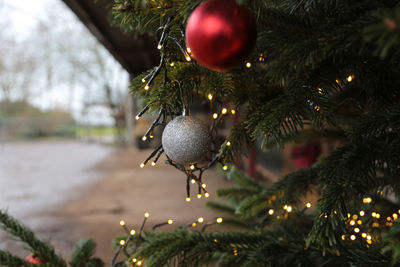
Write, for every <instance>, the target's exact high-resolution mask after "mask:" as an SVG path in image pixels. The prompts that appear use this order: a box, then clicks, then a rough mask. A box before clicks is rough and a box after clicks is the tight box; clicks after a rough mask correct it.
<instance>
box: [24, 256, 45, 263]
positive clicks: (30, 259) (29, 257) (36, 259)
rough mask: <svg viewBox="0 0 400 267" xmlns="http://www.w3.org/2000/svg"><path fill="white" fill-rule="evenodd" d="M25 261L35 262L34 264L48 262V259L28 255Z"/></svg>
mask: <svg viewBox="0 0 400 267" xmlns="http://www.w3.org/2000/svg"><path fill="white" fill-rule="evenodd" d="M25 261H26V262H28V263H33V264H46V263H47V261H44V260H41V259H39V258H36V257H34V256H33V255H29V256H28V257H26V258H25Z"/></svg>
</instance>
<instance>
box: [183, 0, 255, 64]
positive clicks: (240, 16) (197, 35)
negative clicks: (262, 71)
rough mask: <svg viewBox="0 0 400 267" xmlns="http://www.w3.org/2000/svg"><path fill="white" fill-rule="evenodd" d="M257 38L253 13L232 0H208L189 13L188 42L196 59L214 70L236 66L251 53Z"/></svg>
mask: <svg viewBox="0 0 400 267" xmlns="http://www.w3.org/2000/svg"><path fill="white" fill-rule="evenodd" d="M256 39H257V27H256V22H255V19H254V17H253V16H252V14H251V13H250V12H249V11H248V10H247V9H246V8H244V7H242V6H240V5H238V4H236V2H235V1H233V0H208V1H206V2H204V3H202V4H201V5H199V6H198V7H197V8H196V9H195V10H194V11H193V13H192V14H191V15H190V17H189V20H188V23H187V26H186V44H187V46H188V47H189V48H190V50H191V52H192V54H193V57H194V58H195V59H196V61H197V62H198V63H199V64H201V65H203V66H204V67H206V68H209V69H212V70H217V71H221V70H228V69H231V68H234V67H236V66H238V65H240V64H241V63H243V62H244V60H245V59H246V58H247V57H248V56H249V55H250V53H251V52H252V50H253V48H254V45H255V43H256Z"/></svg>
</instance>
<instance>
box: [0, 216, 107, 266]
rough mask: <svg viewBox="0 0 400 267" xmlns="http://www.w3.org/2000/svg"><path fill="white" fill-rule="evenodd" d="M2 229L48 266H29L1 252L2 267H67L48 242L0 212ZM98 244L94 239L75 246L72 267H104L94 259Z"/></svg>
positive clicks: (0, 263) (15, 257) (0, 262)
mask: <svg viewBox="0 0 400 267" xmlns="http://www.w3.org/2000/svg"><path fill="white" fill-rule="evenodd" d="M0 227H1V229H3V230H4V231H6V232H8V233H9V234H10V235H11V236H12V237H13V238H14V239H17V240H19V241H21V242H23V243H24V244H26V245H28V246H29V249H30V250H31V253H32V254H34V255H36V256H37V257H38V258H39V259H41V260H43V261H45V262H46V264H28V263H26V262H25V260H24V259H21V258H19V257H17V256H15V255H12V254H10V253H9V252H6V251H1V250H0V266H15V267H17V266H47V267H63V266H67V263H66V261H65V260H64V259H63V258H61V257H60V256H59V255H57V254H56V252H55V250H54V247H53V246H52V245H50V244H49V243H47V242H44V241H42V240H40V239H38V238H37V237H36V236H35V234H34V233H33V232H32V231H31V230H30V229H29V228H28V227H26V226H23V225H21V224H20V223H19V222H18V221H17V220H15V219H14V218H12V217H11V216H9V215H8V214H7V213H5V212H3V211H1V210H0ZM95 247H96V243H95V242H94V241H93V240H92V239H82V240H80V241H78V242H77V243H76V245H75V246H74V251H73V255H72V260H71V264H70V265H71V267H78V266H79V267H103V266H104V263H103V262H102V261H101V260H100V259H98V258H92V255H93V253H94V250H95Z"/></svg>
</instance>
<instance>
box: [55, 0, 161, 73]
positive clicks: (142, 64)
mask: <svg viewBox="0 0 400 267" xmlns="http://www.w3.org/2000/svg"><path fill="white" fill-rule="evenodd" d="M63 1H64V3H65V4H66V5H67V6H68V7H69V8H70V9H71V10H72V11H73V12H74V13H75V14H76V15H77V16H78V18H79V19H80V20H81V21H82V22H83V23H84V24H85V25H86V27H87V28H88V29H89V30H90V32H91V33H92V34H93V35H94V36H95V37H96V38H97V39H98V40H99V42H100V43H101V44H103V45H104V47H105V48H106V49H107V50H108V51H109V52H110V53H111V54H112V55H113V56H114V58H115V59H116V60H117V61H118V62H119V63H120V64H121V65H122V67H124V68H125V69H126V70H127V71H128V72H129V74H131V75H132V76H135V75H137V74H140V73H142V72H143V71H145V70H147V69H149V68H151V67H153V66H155V65H156V64H157V63H158V61H159V52H158V51H157V49H156V46H157V43H156V41H155V40H154V39H153V38H152V37H150V36H147V35H142V36H138V37H135V34H132V33H131V34H127V33H123V32H122V30H121V29H120V28H118V27H117V26H112V25H111V22H110V11H111V7H112V1H105V0H97V1H95V0H63Z"/></svg>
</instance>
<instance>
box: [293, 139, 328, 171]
mask: <svg viewBox="0 0 400 267" xmlns="http://www.w3.org/2000/svg"><path fill="white" fill-rule="evenodd" d="M291 152H292V153H291V154H292V158H293V159H294V163H295V164H296V167H297V168H310V167H311V165H312V164H313V163H315V162H316V161H317V159H318V156H319V155H320V154H321V146H320V145H319V144H318V143H316V142H311V143H310V144H307V145H306V146H301V147H295V148H292V151H291Z"/></svg>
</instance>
